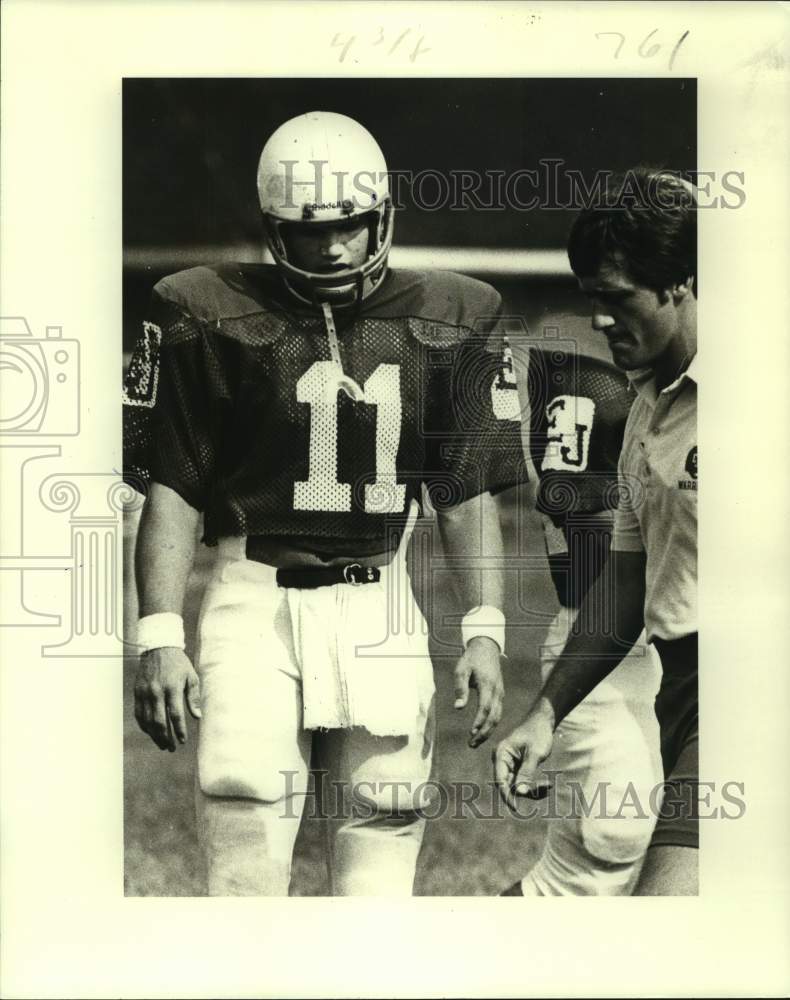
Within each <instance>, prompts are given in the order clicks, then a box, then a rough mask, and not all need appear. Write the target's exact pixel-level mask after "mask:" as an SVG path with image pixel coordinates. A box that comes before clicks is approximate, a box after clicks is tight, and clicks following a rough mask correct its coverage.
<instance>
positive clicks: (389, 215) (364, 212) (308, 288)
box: [258, 111, 393, 303]
mask: <svg viewBox="0 0 790 1000" xmlns="http://www.w3.org/2000/svg"><path fill="white" fill-rule="evenodd" d="M258 197H259V199H260V205H261V211H262V213H263V218H264V225H265V230H266V242H267V244H268V247H269V249H270V250H271V253H272V256H273V257H274V261H275V263H276V265H277V267H278V268H279V269H280V272H281V273H282V275H283V278H284V279H285V282H286V284H287V285H288V287H289V288H290V290H291V291H292V292H293V293H294V294H295V295H297V296H298V297H299V298H300V299H302V300H304V301H307V302H311V303H317V302H322V301H323V302H326V301H331V302H337V303H340V302H351V303H354V302H360V301H361V300H362V299H363V298H364V297H365V296H366V295H369V294H370V292H372V291H373V289H374V288H375V286H376V284H377V283H378V282H379V281H380V280H381V278H382V277H383V275H384V273H385V270H386V267H387V255H388V253H389V250H390V246H391V245H392V230H393V211H392V200H391V198H390V190H389V178H388V176H387V164H386V161H385V160H384V155H383V153H382V152H381V149H380V148H379V145H378V143H377V142H376V140H375V139H374V138H373V136H372V135H371V134H370V132H368V131H367V129H365V128H363V127H362V126H361V125H360V124H359V123H358V122H355V121H354V120H353V118H348V117H346V115H338V114H334V113H332V112H328V111H308V112H307V114H304V115H299V116H298V117H297V118H292V119H291V120H290V121H287V122H285V124H283V125H281V126H280V127H279V128H278V129H277V131H276V132H275V133H274V134H273V135H272V136H271V138H270V139H269V141H268V142H267V143H266V145H265V146H264V147H263V152H262V153H261V158H260V161H259V164H258ZM354 218H360V219H365V220H366V221H367V223H368V233H369V237H368V253H367V259H366V260H365V262H364V263H363V264H362V265H361V266H360V267H357V268H352V269H350V270H347V271H344V272H343V273H341V274H335V275H332V274H316V273H313V272H310V271H305V270H303V269H302V268H299V267H296V266H295V265H294V264H293V263H292V262H291V261H289V260H288V254H287V250H286V246H285V243H284V241H283V239H282V236H281V234H280V227H281V226H282V225H283V223H297V224H299V225H305V226H310V225H316V224H320V223H327V222H335V221H345V220H348V219H354ZM349 279H350V280H349Z"/></svg>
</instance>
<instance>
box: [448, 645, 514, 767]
mask: <svg viewBox="0 0 790 1000" xmlns="http://www.w3.org/2000/svg"><path fill="white" fill-rule="evenodd" d="M499 657H500V653H499V646H497V644H496V643H495V642H494V640H493V639H489V638H487V637H486V636H478V637H477V638H475V639H472V641H471V642H470V643H469V645H468V646H467V647H466V649H465V650H464V655H463V656H462V657H461V659H460V660H459V661H458V663H457V665H456V668H455V702H454V707H455V708H458V709H461V708H466V706H467V704H468V702H469V689H470V688H474V689H475V690H476V691H477V714H476V715H475V719H474V722H473V723H472V728H471V730H470V732H469V746H470V747H479V746H480V744H481V743H485V741H486V740H487V739H488V737H489V736H490V735H491V733H492V732H493V729H494V726H496V724H497V723H498V722H499V720H500V719H501V718H502V701H503V699H504V696H505V685H504V684H503V682H502V668H501V666H500V663H499Z"/></svg>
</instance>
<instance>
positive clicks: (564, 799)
mask: <svg viewBox="0 0 790 1000" xmlns="http://www.w3.org/2000/svg"><path fill="white" fill-rule="evenodd" d="M528 363H529V368H528V372H527V378H526V383H527V386H528V395H529V409H530V434H529V450H530V464H531V470H530V471H533V470H534V475H533V476H532V478H533V481H535V482H536V484H537V498H536V500H537V502H536V506H537V510H538V512H539V513H540V516H541V519H542V523H543V536H544V542H545V546H546V554H547V557H548V563H549V568H550V570H551V576H552V580H553V581H554V586H555V590H556V593H557V599H558V601H559V605H560V606H559V610H558V612H557V614H556V615H555V617H554V619H553V620H552V622H551V624H550V625H549V630H548V634H547V635H546V638H545V639H544V641H543V645H542V647H541V673H542V679H543V680H544V681H545V680H546V679H547V678H548V676H549V675H550V674H551V672H552V670H553V668H554V665H555V664H556V662H557V658H558V657H559V654H560V653H561V652H562V649H563V647H564V645H565V642H566V640H567V639H568V637H569V636H570V634H571V633H572V632H573V631H574V624H575V622H576V617H577V614H578V611H579V607H580V605H581V603H582V600H583V599H584V596H585V594H586V593H587V591H588V590H589V588H590V586H591V584H592V583H593V581H594V580H595V579H596V578H597V577H598V576H599V574H600V573H601V572H606V571H607V567H608V566H609V565H610V564H609V563H608V556H609V546H610V542H611V534H612V522H613V516H614V507H615V506H616V504H617V499H618V491H617V460H618V457H619V455H620V448H621V446H622V442H623V431H624V429H625V423H626V419H627V417H628V413H629V410H630V409H631V404H632V402H633V393H632V392H631V390H630V388H629V386H628V380H627V379H626V377H625V375H623V374H622V373H621V372H619V371H618V370H617V368H615V367H614V365H612V364H610V363H609V362H606V361H602V360H600V359H598V358H595V357H591V356H589V355H588V354H585V353H583V352H581V351H580V350H579V349H578V347H577V345H576V344H575V343H574V342H573V341H571V340H568V341H560V340H558V339H555V338H548V339H547V340H546V343H545V346H544V345H540V346H534V347H532V348H531V349H530V352H529V359H528ZM658 683H659V666H658V661H657V657H656V656H655V653H654V652H653V650H652V647H649V646H647V645H646V644H645V637H644V635H643V636H642V637H641V639H640V641H639V642H637V643H636V645H635V646H634V647H633V649H632V650H631V651H630V652H629V653H628V655H627V656H626V657H625V659H624V660H623V662H622V663H621V664H620V666H619V667H618V668H617V669H616V670H615V671H614V672H613V673H612V674H610V676H609V678H608V679H607V680H606V682H604V683H602V684H599V685H598V687H597V688H595V690H594V691H592V692H591V693H590V694H589V695H588V696H587V698H585V699H584V701H583V702H582V703H581V704H580V705H579V706H578V707H577V708H575V709H574V710H573V711H572V712H571V713H570V714H569V715H568V716H567V718H566V719H564V720H563V722H562V723H561V724H560V725H559V726H558V728H557V734H556V739H555V743H554V749H553V751H552V754H551V757H550V758H549V759H548V760H547V761H546V762H545V764H544V768H545V769H546V771H547V772H549V773H550V774H551V775H553V776H554V778H553V784H554V787H553V790H552V801H551V802H550V803H548V806H549V810H548V811H549V816H550V819H549V822H548V827H547V836H546V842H545V844H544V848H543V853H542V854H541V856H540V858H539V859H538V861H537V863H536V864H535V865H534V867H533V868H532V869H531V870H530V871H529V872H528V873H527V874H526V875H525V876H524V877H523V878H521V879H519V881H518V882H516V883H515V884H514V885H513V886H511V887H510V889H508V890H506V891H505V892H504V893H503V895H507V896H522V895H523V896H565V895H573V896H591V895H596V896H611V895H627V894H629V893H630V892H631V891H632V889H633V886H634V884H635V881H636V878H637V877H638V875H639V869H640V866H641V863H642V860H643V858H644V855H645V851H646V850H647V846H648V844H649V842H650V837H651V834H652V832H653V827H654V826H655V816H654V815H653V814H652V813H651V812H650V810H649V808H648V806H647V804H648V803H649V801H650V796H651V793H652V791H653V789H654V788H655V787H656V786H657V785H659V784H660V782H661V765H660V758H659V743H658V725H657V723H656V718H655V712H654V710H653V701H654V699H655V695H656V692H657V690H658ZM602 790H604V791H603V792H602ZM629 796H630V798H631V799H633V798H634V797H636V798H637V799H638V802H640V803H644V807H643V809H641V810H640V809H639V808H637V807H636V806H635V805H634V803H633V801H629ZM621 806H622V808H621ZM607 810H608V811H609V815H606V811H607ZM618 810H619V812H618ZM615 813H617V815H614V814H615Z"/></svg>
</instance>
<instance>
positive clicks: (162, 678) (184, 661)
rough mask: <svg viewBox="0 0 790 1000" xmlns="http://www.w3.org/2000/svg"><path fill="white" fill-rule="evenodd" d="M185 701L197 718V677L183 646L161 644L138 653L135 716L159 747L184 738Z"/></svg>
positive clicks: (171, 746)
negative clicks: (160, 646)
mask: <svg viewBox="0 0 790 1000" xmlns="http://www.w3.org/2000/svg"><path fill="white" fill-rule="evenodd" d="M185 705H186V707H187V708H188V709H189V712H190V714H191V715H192V717H193V718H195V719H199V718H200V681H199V679H198V675H197V673H196V671H195V668H194V667H193V666H192V664H191V663H190V662H189V658H188V657H187V655H186V653H185V652H184V651H183V649H177V648H176V647H174V646H164V647H163V648H162V649H151V650H149V651H148V652H147V653H143V655H142V656H141V657H140V665H139V666H138V668H137V677H136V678H135V683H134V717H135V719H137V724H138V726H139V727H140V728H141V729H142V731H143V732H144V733H147V734H148V735H149V736H150V737H151V739H152V740H153V741H154V743H156V745H157V746H158V747H159V749H160V750H170V751H171V753H172V752H173V751H174V750H175V748H176V741H177V742H178V743H186V741H187V723H186V710H185Z"/></svg>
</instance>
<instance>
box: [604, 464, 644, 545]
mask: <svg viewBox="0 0 790 1000" xmlns="http://www.w3.org/2000/svg"><path fill="white" fill-rule="evenodd" d="M623 457H624V454H623V453H621V454H620V461H619V462H618V465H617V481H618V487H619V494H620V502H619V503H618V505H617V508H616V510H615V512H614V529H613V531H612V550H613V551H617V552H644V551H645V544H644V542H643V540H642V528H641V525H640V524H639V518H638V517H637V504H638V503H639V502H640V498H641V490H638V489H635V488H634V483H633V476H631V475H629V474H628V473H627V472H626V471H625V469H624V462H623Z"/></svg>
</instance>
